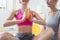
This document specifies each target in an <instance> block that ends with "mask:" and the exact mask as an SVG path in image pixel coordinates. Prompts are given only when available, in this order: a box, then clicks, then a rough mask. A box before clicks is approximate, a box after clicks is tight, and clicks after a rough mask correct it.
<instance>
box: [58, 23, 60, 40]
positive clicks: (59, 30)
mask: <svg viewBox="0 0 60 40" xmlns="http://www.w3.org/2000/svg"><path fill="white" fill-rule="evenodd" d="M58 40H60V24H59V29H58Z"/></svg>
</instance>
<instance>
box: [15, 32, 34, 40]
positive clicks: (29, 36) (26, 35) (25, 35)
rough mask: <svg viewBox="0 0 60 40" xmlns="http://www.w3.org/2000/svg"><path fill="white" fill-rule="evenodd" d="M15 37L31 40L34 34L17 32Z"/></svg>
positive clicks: (21, 39)
mask: <svg viewBox="0 0 60 40" xmlns="http://www.w3.org/2000/svg"><path fill="white" fill-rule="evenodd" d="M16 37H17V38H19V39H20V40H32V39H33V37H34V35H33V34H32V33H23V34H21V33H17V35H16Z"/></svg>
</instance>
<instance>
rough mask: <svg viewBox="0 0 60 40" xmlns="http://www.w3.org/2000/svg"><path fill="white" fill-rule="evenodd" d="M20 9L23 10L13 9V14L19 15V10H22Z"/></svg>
mask: <svg viewBox="0 0 60 40" xmlns="http://www.w3.org/2000/svg"><path fill="white" fill-rule="evenodd" d="M20 10H21V9H17V10H13V11H12V14H14V15H17V13H18V11H20Z"/></svg>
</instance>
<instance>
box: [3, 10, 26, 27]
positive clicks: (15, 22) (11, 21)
mask: <svg viewBox="0 0 60 40" xmlns="http://www.w3.org/2000/svg"><path fill="white" fill-rule="evenodd" d="M16 13H17V10H16V11H13V12H12V14H11V15H10V16H9V17H8V18H7V21H6V22H5V23H4V24H3V26H4V27H7V26H12V25H15V24H17V23H21V22H23V21H24V20H25V14H24V17H23V18H22V19H21V20H15V21H14V20H13V18H14V17H15V15H16Z"/></svg>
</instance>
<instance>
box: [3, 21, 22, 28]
mask: <svg viewBox="0 0 60 40" xmlns="http://www.w3.org/2000/svg"><path fill="white" fill-rule="evenodd" d="M21 22H23V21H22V20H15V21H12V20H9V21H7V22H5V23H4V24H3V26H4V27H7V26H12V25H15V24H17V23H21Z"/></svg>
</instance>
